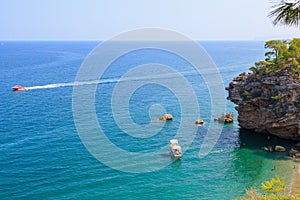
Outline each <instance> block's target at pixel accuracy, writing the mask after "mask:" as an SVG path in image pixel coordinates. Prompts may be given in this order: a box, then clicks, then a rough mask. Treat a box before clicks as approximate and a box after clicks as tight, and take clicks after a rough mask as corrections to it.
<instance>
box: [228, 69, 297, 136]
mask: <svg viewBox="0 0 300 200" xmlns="http://www.w3.org/2000/svg"><path fill="white" fill-rule="evenodd" d="M299 77H300V75H299V74H298V73H295V70H293V69H290V68H285V69H282V70H278V71H275V72H273V71H272V72H269V73H268V74H267V73H266V72H265V71H259V70H258V71H254V72H253V73H248V74H246V73H242V74H240V75H239V76H238V77H235V78H234V79H233V81H232V82H231V83H230V84H229V87H227V88H226V89H227V90H228V92H229V96H228V99H229V100H230V101H232V102H234V103H235V104H237V107H236V110H237V111H238V114H239V115H238V122H239V125H240V126H241V127H243V128H246V129H250V130H253V131H256V132H261V133H269V134H273V135H276V136H278V137H281V138H286V139H293V140H300V129H299V125H300V118H299V117H300V103H299V101H300V83H299Z"/></svg>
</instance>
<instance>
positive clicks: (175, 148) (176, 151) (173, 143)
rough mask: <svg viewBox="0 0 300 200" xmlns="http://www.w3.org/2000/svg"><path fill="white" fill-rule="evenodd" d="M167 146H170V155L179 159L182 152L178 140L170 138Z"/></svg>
mask: <svg viewBox="0 0 300 200" xmlns="http://www.w3.org/2000/svg"><path fill="white" fill-rule="evenodd" d="M169 147H170V151H171V154H172V157H173V158H174V159H180V158H181V156H182V152H181V146H180V145H179V144H178V140H176V139H172V140H170V142H169Z"/></svg>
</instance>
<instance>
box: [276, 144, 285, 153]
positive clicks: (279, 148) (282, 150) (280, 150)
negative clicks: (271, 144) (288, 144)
mask: <svg viewBox="0 0 300 200" xmlns="http://www.w3.org/2000/svg"><path fill="white" fill-rule="evenodd" d="M275 151H278V152H285V151H286V149H285V148H284V147H283V146H280V145H276V146H275Z"/></svg>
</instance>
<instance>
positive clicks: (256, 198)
mask: <svg viewBox="0 0 300 200" xmlns="http://www.w3.org/2000/svg"><path fill="white" fill-rule="evenodd" d="M285 186H286V184H285V183H284V182H283V181H282V180H281V179H280V178H279V177H278V176H276V178H272V179H271V180H269V181H266V182H263V183H261V193H258V192H257V191H256V190H246V195H245V196H243V197H239V198H236V200H295V199H297V197H293V196H291V195H287V194H285Z"/></svg>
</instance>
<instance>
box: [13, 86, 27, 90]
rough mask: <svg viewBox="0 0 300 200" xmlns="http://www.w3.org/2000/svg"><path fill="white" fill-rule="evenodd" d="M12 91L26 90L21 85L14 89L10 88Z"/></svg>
mask: <svg viewBox="0 0 300 200" xmlns="http://www.w3.org/2000/svg"><path fill="white" fill-rule="evenodd" d="M12 90H13V91H24V90H26V88H25V87H24V86H21V85H15V86H14V87H12Z"/></svg>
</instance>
